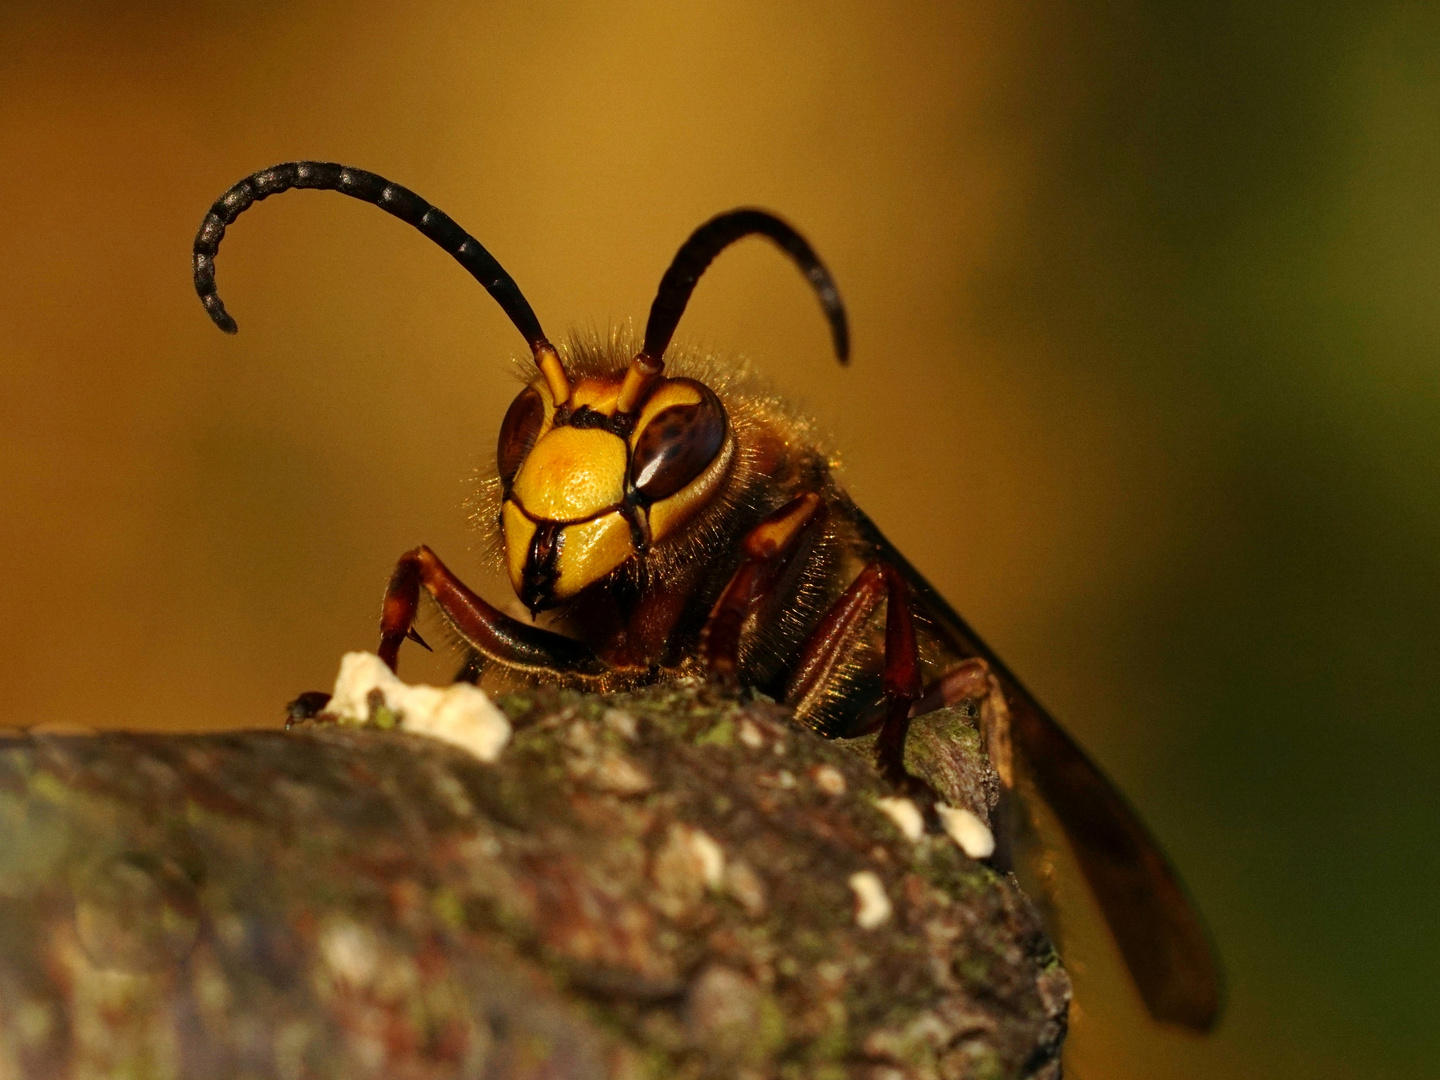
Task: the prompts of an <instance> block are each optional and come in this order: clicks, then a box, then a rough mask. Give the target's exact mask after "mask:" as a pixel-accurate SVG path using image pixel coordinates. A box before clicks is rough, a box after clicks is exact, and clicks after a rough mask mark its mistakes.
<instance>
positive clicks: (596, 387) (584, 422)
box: [496, 378, 735, 612]
mask: <svg viewBox="0 0 1440 1080" xmlns="http://www.w3.org/2000/svg"><path fill="white" fill-rule="evenodd" d="M620 391H621V381H620V380H619V379H618V378H617V379H614V380H602V379H581V380H579V381H578V382H577V383H576V384H575V386H574V388H573V391H572V392H571V394H570V396H569V400H567V401H566V402H565V403H564V405H562V406H561V407H560V408H558V409H557V408H556V407H555V399H554V397H553V396H552V394H551V391H550V388H549V386H548V385H547V384H546V381H545V379H543V378H541V379H536V380H535V381H534V382H533V383H531V384H530V385H529V386H527V387H526V388H525V389H524V390H522V391H521V392H520V395H519V396H518V397H516V399H515V401H514V403H513V404H511V406H510V410H509V412H507V413H506V414H505V421H504V423H503V424H501V426H500V439H499V445H498V447H497V449H496V459H497V464H498V465H499V469H500V480H501V483H502V484H503V485H504V502H503V503H502V505H501V511H500V524H501V530H502V532H503V533H504V539H505V561H506V566H507V568H508V570H509V574H510V583H511V585H513V586H514V588H515V593H516V595H517V596H519V597H520V600H521V602H522V603H523V604H524V605H525V606H526V607H528V608H529V609H530V610H531V611H533V612H539V611H543V610H545V609H546V608H550V607H554V606H555V605H556V604H559V603H561V602H563V601H565V600H568V599H570V598H571V597H572V596H574V595H575V594H576V593H578V592H580V591H581V590H582V589H584V588H585V587H586V586H588V585H592V584H594V583H595V582H597V581H599V580H600V579H601V578H603V577H604V576H605V575H607V574H609V573H610V572H611V571H612V570H615V569H616V568H617V567H619V566H620V565H622V564H623V563H624V562H625V561H626V560H628V559H630V558H633V557H634V556H636V555H640V554H643V553H645V552H646V551H648V550H650V548H651V547H653V546H654V545H655V544H658V543H661V542H662V541H663V540H665V538H666V537H667V536H670V535H672V534H673V533H674V532H675V530H676V529H678V528H679V527H680V526H681V525H682V524H683V523H684V522H685V521H686V520H687V519H689V518H690V517H691V516H692V515H693V514H694V513H695V512H696V511H697V510H699V509H700V508H701V507H703V506H704V505H705V503H706V502H707V501H708V500H709V499H710V497H711V496H712V495H714V493H715V491H716V490H717V489H718V488H719V486H720V483H721V481H722V480H723V479H724V477H725V474H726V471H727V470H728V469H729V466H730V462H731V459H732V458H733V456H734V453H735V442H734V439H733V438H732V437H731V434H730V430H729V423H728V421H727V418H726V416H725V409H724V406H722V405H721V404H720V399H719V398H717V397H716V396H715V394H714V392H713V391H711V390H710V389H709V387H706V386H704V385H703V384H701V383H698V382H695V381H693V380H691V379H665V378H662V379H659V380H658V381H657V382H656V383H655V385H654V388H653V389H652V390H651V391H650V393H649V394H648V396H646V398H645V399H644V403H643V404H642V405H641V406H640V408H639V409H638V410H636V411H630V412H622V411H620V410H619V409H618V408H617V400H618V398H619V394H620Z"/></svg>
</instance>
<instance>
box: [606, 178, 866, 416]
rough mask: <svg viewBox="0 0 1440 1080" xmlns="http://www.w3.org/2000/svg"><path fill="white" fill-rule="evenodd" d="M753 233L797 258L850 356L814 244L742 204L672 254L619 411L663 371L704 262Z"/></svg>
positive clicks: (835, 298) (836, 296)
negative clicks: (666, 356) (665, 360)
mask: <svg viewBox="0 0 1440 1080" xmlns="http://www.w3.org/2000/svg"><path fill="white" fill-rule="evenodd" d="M756 234H758V235H760V236H764V237H767V238H768V239H770V240H772V241H774V242H775V244H776V245H778V246H779V247H780V249H781V250H782V251H784V252H785V254H787V255H789V256H790V258H791V259H793V260H794V261H795V265H796V266H798V267H799V268H800V272H801V273H802V274H804V275H805V277H806V279H807V280H808V281H809V282H810V286H811V287H812V288H813V289H814V290H815V293H816V295H817V296H818V297H819V298H820V306H821V307H822V308H824V309H825V318H826V319H827V320H829V323H830V336H831V337H832V338H833V339H834V342H835V356H836V358H837V359H838V360H839V361H840V363H842V364H844V363H847V362H848V361H849V359H850V331H849V328H848V326H847V324H846V321H845V304H844V302H843V301H841V299H840V290H839V289H837V288H836V287H835V279H834V278H832V277H831V276H830V271H829V270H827V269H826V268H825V264H824V263H822V262H821V261H820V256H818V255H816V254H815V249H814V248H812V247H811V246H810V244H809V242H808V241H807V240H806V239H805V238H804V237H803V236H801V235H800V234H799V233H798V232H796V231H795V230H794V229H793V228H791V227H790V226H789V225H787V224H786V223H785V222H783V221H781V220H780V219H779V218H778V217H776V216H775V215H774V214H771V213H768V212H766V211H764V210H755V209H751V208H744V207H742V208H741V209H738V210H731V211H729V212H728V213H724V214H719V215H717V216H716V217H713V218H711V219H710V220H709V221H707V222H705V224H704V225H701V226H700V227H699V228H698V229H696V230H695V231H694V232H693V233H691V234H690V239H688V240H686V241H685V243H684V244H682V245H681V246H680V250H679V251H677V252H676V253H675V258H674V259H673V260H671V262H670V268H669V269H668V270H666V271H665V276H664V277H662V278H661V279H660V291H659V292H658V293H657V294H656V296H655V302H654V303H653V304H652V305H651V306H650V320H649V322H647V323H646V324H645V347H644V348H643V349H641V350H640V355H638V356H637V357H635V359H634V360H632V361H631V362H630V370H629V371H627V372H626V373H625V382H624V384H623V385H622V386H621V389H620V396H619V399H618V401H617V403H616V409H617V411H619V412H630V411H632V410H633V409H634V408H635V407H636V406H637V405H638V404H639V403H640V401H641V400H642V399H643V398H644V396H645V391H646V390H647V389H648V388H649V386H650V384H651V383H652V382H654V381H655V379H657V378H658V377H659V375H660V372H661V371H662V370H664V367H665V364H664V359H663V358H664V355H665V350H666V349H667V348H668V347H669V345H670V339H671V337H672V336H674V334H675V327H676V326H677V325H678V324H679V322H680V316H681V315H683V314H685V306H686V305H687V304H688V303H689V302H690V294H691V293H693V292H694V291H695V284H696V282H698V281H699V280H700V275H701V274H703V273H704V272H705V269H706V267H708V266H709V265H710V263H711V262H713V261H714V259H715V256H717V255H719V254H720V252H722V251H724V250H725V249H726V248H727V247H729V246H730V245H731V244H733V243H735V241H737V240H741V239H744V238H745V237H747V236H752V235H756Z"/></svg>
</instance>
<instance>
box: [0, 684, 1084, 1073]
mask: <svg viewBox="0 0 1440 1080" xmlns="http://www.w3.org/2000/svg"><path fill="white" fill-rule="evenodd" d="M499 704H500V705H501V706H502V708H503V709H504V710H505V712H506V713H507V715H508V716H509V717H510V718H511V721H512V722H513V723H514V725H515V728H516V731H515V736H514V738H513V740H512V742H511V743H510V744H509V745H508V746H507V747H506V748H505V750H504V752H503V753H502V754H501V756H500V758H499V760H498V761H496V762H495V763H494V764H488V765H487V764H483V763H481V762H479V761H477V760H476V759H474V758H471V757H470V756H468V755H467V754H465V753H464V752H463V751H461V750H458V749H456V748H455V747H453V746H450V745H448V744H445V743H441V742H437V741H434V740H431V739H427V738H424V737H422V736H418V735H412V734H407V733H405V732H404V731H403V730H381V729H379V728H376V727H373V726H363V727H338V726H333V725H329V726H322V725H314V726H306V727H301V728H298V729H295V730H292V731H290V732H280V731H274V730H253V731H239V732H233V733H227V734H211V735H158V734H155V735H139V734H120V733H115V734H102V735H95V736H61V735H46V734H21V735H17V736H11V737H4V738H0V1080H10V1078H22V1077H23V1078H26V1080H30V1078H37V1080H38V1078H51V1077H53V1078H70V1077H135V1078H142V1077H143V1078H149V1077H157V1078H165V1077H195V1078H202V1077H203V1078H221V1077H255V1078H270V1077H276V1078H302V1077H317V1078H319V1077H343V1078H345V1080H360V1078H368V1077H385V1078H390V1080H394V1078H412V1077H413V1078H426V1080H428V1078H436V1080H439V1078H450V1077H462V1076H464V1077H471V1076H473V1077H486V1078H507V1080H509V1078H516V1080H518V1078H522V1077H523V1078H536V1080H538V1078H541V1077H546V1078H561V1077H563V1078H567V1080H570V1078H574V1080H580V1078H590V1077H596V1078H600V1077H617V1078H618V1077H626V1078H630V1077H633V1078H637V1080H638V1078H644V1077H655V1078H661V1077H665V1078H669V1077H697V1078H698V1077H709V1076H715V1077H722V1076H723V1077H757V1078H758V1077H777V1078H784V1077H816V1078H841V1077H866V1078H872V1080H881V1078H884V1080H899V1078H901V1077H912V1078H916V1080H919V1078H931V1077H934V1078H952V1077H986V1078H990V1077H997V1078H998V1077H1012V1076H1013V1077H1047V1078H1053V1077H1056V1076H1058V1075H1059V1051H1060V1045H1061V1042H1062V1040H1063V1037H1064V1031H1065V1020H1066V1010H1067V1005H1068V1001H1069V982H1068V979H1067V977H1066V975H1065V972H1064V970H1063V969H1062V968H1061V967H1060V965H1059V962H1058V960H1057V959H1056V957H1055V954H1054V952H1053V950H1052V949H1051V947H1050V945H1049V943H1048V941H1047V940H1046V938H1045V936H1044V933H1043V931H1042V929H1041V926H1040V923H1039V920H1038V919H1037V917H1036V915H1035V913H1034V910H1033V909H1032V907H1031V905H1030V903H1029V902H1028V901H1027V900H1026V899H1025V897H1024V896H1022V895H1021V893H1020V892H1019V890H1018V889H1017V888H1016V887H1015V885H1014V883H1013V880H1012V879H1007V878H1006V877H1003V876H1001V875H998V874H996V873H995V872H993V871H992V870H991V869H989V868H988V867H986V866H984V865H982V864H980V863H976V862H973V861H971V860H970V859H968V858H966V856H965V855H964V854H963V853H962V852H961V851H960V850H959V849H958V848H957V846H956V845H955V844H954V843H953V842H952V841H951V840H950V839H949V838H948V837H946V836H943V835H939V836H926V837H924V838H923V839H921V840H920V841H918V842H912V841H911V840H909V839H906V838H905V836H903V835H902V834H901V832H900V831H899V830H898V829H897V828H896V826H895V825H894V823H893V822H892V821H891V819H890V818H889V817H887V816H886V815H885V814H884V813H882V812H881V810H880V809H878V808H877V806H876V799H877V798H880V797H883V796H885V795H887V794H889V792H888V791H887V790H886V789H885V786H884V785H883V784H882V783H881V781H880V780H879V779H878V777H877V776H876V775H875V773H874V771H873V770H872V769H871V767H870V765H869V763H868V761H867V760H866V759H865V758H864V757H863V756H862V755H861V754H859V753H856V752H855V750H857V749H863V746H860V747H857V746H854V745H849V746H847V745H843V744H837V743H827V742H825V741H824V740H822V739H820V738H818V737H815V736H814V735H812V734H810V733H809V732H806V731H802V730H799V729H798V728H797V727H796V726H795V725H793V724H792V723H791V722H790V721H789V720H788V716H787V713H786V712H785V710H783V709H781V708H779V707H777V706H774V705H771V704H769V703H767V702H764V701H750V700H744V699H741V698H737V697H734V696H729V695H726V694H723V693H721V692H720V691H718V690H716V689H714V688H712V687H707V686H699V685H696V686H668V687H661V688H656V689H653V690H650V691H646V692H644V693H640V694H635V695H627V696H624V697H613V698H598V697H588V696H584V695H579V694H571V693H562V692H558V691H544V692H539V693H536V694H531V695H526V696H518V695H517V696H511V697H508V698H502V699H500V702H499ZM912 743H913V746H912V767H913V768H914V769H916V770H917V771H919V772H920V773H921V774H922V775H925V776H927V777H928V778H930V779H931V781H932V783H934V784H935V786H936V787H937V788H939V789H940V790H941V792H942V794H943V795H945V796H946V797H947V798H948V799H949V800H950V801H951V802H952V803H953V804H955V805H958V806H965V807H968V808H970V809H972V810H973V811H974V812H975V813H977V814H978V815H979V816H981V817H982V818H988V814H989V809H990V806H991V803H992V801H993V799H994V797H995V779H994V774H993V773H992V772H991V771H990V769H989V766H988V764H987V763H986V762H985V760H984V757H983V752H982V750H981V747H980V740H979V738H978V736H977V734H976V732H975V730H974V727H973V718H972V717H970V716H968V715H967V714H966V713H965V712H964V711H963V710H958V709H957V710H948V711H946V712H943V713H939V714H935V715H933V716H931V717H927V718H925V719H923V720H921V721H917V723H916V728H915V732H914V735H913V736H912ZM865 871H868V872H870V873H871V874H873V875H874V876H875V878H876V879H878V882H879V883H880V885H881V886H882V887H883V891H884V900H885V901H888V904H889V909H890V910H889V913H888V916H887V917H885V918H884V919H883V920H882V921H879V922H878V924H877V923H876V918H877V916H878V915H881V914H884V906H885V905H884V903H881V904H880V906H879V907H878V908H877V907H876V901H875V898H874V897H873V896H872V897H871V900H870V902H869V907H868V909H866V910H865V912H864V914H865V917H864V918H861V919H857V915H859V914H860V913H861V909H862V907H863V906H864V905H861V904H860V899H859V896H858V894H857V891H856V890H855V887H854V886H852V884H851V882H852V879H853V878H854V876H855V875H856V874H859V873H863V872H865ZM862 891H863V890H862ZM862 922H863V923H866V924H867V925H868V926H869V928H866V927H865V926H862V925H860V924H861V923H862Z"/></svg>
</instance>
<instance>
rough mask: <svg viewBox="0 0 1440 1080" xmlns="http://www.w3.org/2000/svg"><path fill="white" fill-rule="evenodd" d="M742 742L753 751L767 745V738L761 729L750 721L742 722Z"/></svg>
mask: <svg viewBox="0 0 1440 1080" xmlns="http://www.w3.org/2000/svg"><path fill="white" fill-rule="evenodd" d="M740 741H741V742H742V743H744V744H745V745H746V746H748V747H749V748H750V749H751V750H759V749H760V748H761V747H763V746H764V745H765V736H764V735H762V734H761V733H760V729H759V728H758V727H756V726H755V725H754V724H752V723H751V722H750V721H749V720H741V721H740Z"/></svg>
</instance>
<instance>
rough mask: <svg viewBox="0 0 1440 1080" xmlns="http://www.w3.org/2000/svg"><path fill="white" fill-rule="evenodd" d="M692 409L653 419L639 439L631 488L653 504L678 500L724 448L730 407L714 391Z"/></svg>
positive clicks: (703, 391)
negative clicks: (673, 497)
mask: <svg viewBox="0 0 1440 1080" xmlns="http://www.w3.org/2000/svg"><path fill="white" fill-rule="evenodd" d="M691 385H692V386H694V387H695V388H696V389H698V390H699V391H700V400H699V401H698V402H697V403H695V404H693V405H671V406H670V407H669V408H668V409H661V410H660V411H659V412H658V413H656V414H655V415H654V416H652V417H651V418H650V422H649V423H648V424H646V425H645V427H644V429H643V430H642V431H641V432H640V435H639V437H638V438H637V439H636V440H635V451H634V453H633V454H632V455H631V458H630V484H631V486H632V487H633V488H634V489H635V491H636V492H638V493H639V494H640V495H641V496H642V497H644V498H645V499H647V500H648V501H650V502H655V501H656V500H658V499H663V498H665V497H666V496H669V495H673V494H675V492H677V491H679V490H680V489H681V488H683V487H684V486H685V485H686V484H688V483H690V481H692V480H694V479H695V478H696V477H697V476H699V475H700V474H701V473H702V472H704V471H705V468H706V466H707V465H709V464H710V463H711V462H712V461H714V460H715V455H716V454H718V453H719V452H720V447H721V446H723V445H724V443H725V426H726V422H725V408H724V406H723V405H721V404H720V399H719V398H717V397H716V396H715V394H714V393H713V392H712V391H711V390H710V388H709V387H707V386H704V385H702V384H700V383H692V384H691Z"/></svg>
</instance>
